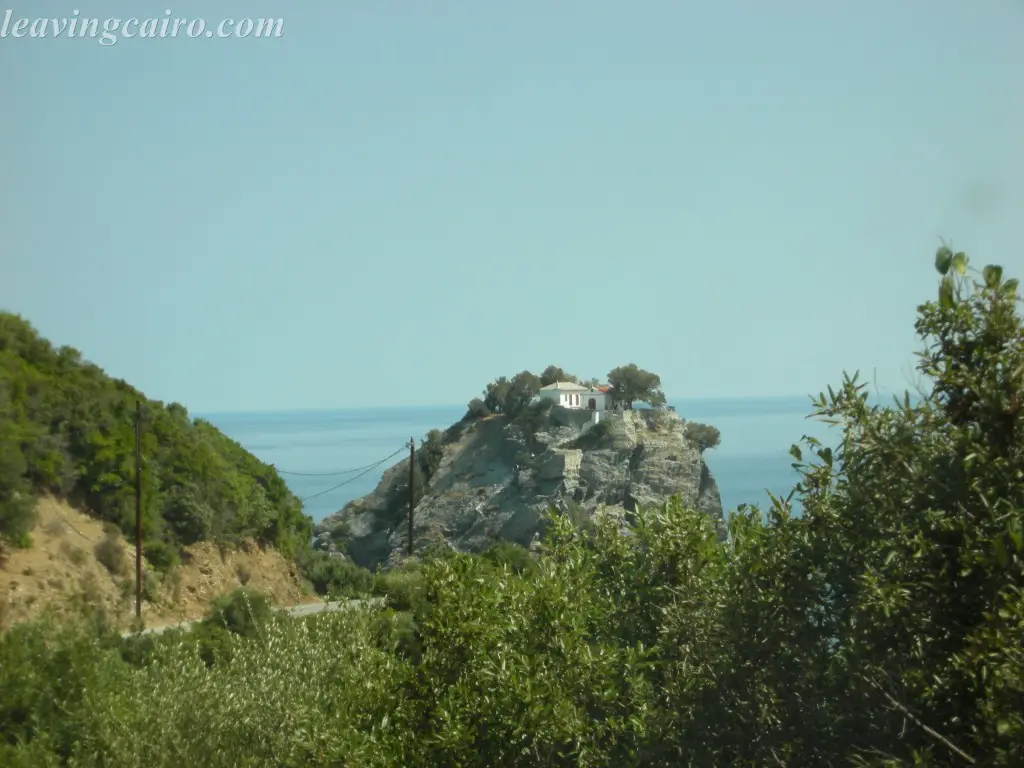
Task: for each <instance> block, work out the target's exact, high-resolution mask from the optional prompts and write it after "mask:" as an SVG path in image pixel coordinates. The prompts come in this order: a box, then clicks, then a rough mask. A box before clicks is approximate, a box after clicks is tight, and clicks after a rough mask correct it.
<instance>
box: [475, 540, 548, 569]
mask: <svg viewBox="0 0 1024 768" xmlns="http://www.w3.org/2000/svg"><path fill="white" fill-rule="evenodd" d="M481 557H483V558H484V559H485V560H488V561H489V562H491V563H494V564H495V565H496V566H498V567H499V568H500V567H502V566H508V567H509V568H510V569H511V570H512V571H513V572H515V573H519V574H522V573H532V572H534V571H536V569H537V561H536V559H535V558H534V557H533V555H531V554H530V552H529V550H527V549H526V548H525V547H521V546H520V545H518V544H515V543H513V542H510V541H499V542H495V543H494V544H492V545H491V546H489V547H488V548H487V549H485V550H484V551H483V553H482V554H481Z"/></svg>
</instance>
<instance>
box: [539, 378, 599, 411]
mask: <svg viewBox="0 0 1024 768" xmlns="http://www.w3.org/2000/svg"><path fill="white" fill-rule="evenodd" d="M537 396H538V397H540V398H542V399H544V400H551V401H552V402H554V403H555V405H560V406H562V407H563V408H579V409H582V410H585V411H597V412H601V411H610V410H613V409H615V408H618V402H617V401H616V400H615V392H614V390H613V389H612V388H611V387H608V386H603V387H585V386H583V385H582V384H574V383H572V382H571V381H556V382H555V383H554V384H548V385H547V386H546V387H541V388H540V392H539V393H538V394H537Z"/></svg>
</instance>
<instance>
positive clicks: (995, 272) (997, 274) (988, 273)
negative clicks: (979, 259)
mask: <svg viewBox="0 0 1024 768" xmlns="http://www.w3.org/2000/svg"><path fill="white" fill-rule="evenodd" d="M981 274H982V276H983V277H984V278H985V287H986V288H998V287H999V283H1001V282H1002V280H1003V268H1002V267H1000V266H998V265H997V264H989V265H987V266H986V267H985V268H984V269H983V270H981Z"/></svg>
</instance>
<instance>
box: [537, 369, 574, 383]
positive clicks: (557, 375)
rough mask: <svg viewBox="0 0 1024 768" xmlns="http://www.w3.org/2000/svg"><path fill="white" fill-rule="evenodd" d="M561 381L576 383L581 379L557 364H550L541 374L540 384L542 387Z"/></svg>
mask: <svg viewBox="0 0 1024 768" xmlns="http://www.w3.org/2000/svg"><path fill="white" fill-rule="evenodd" d="M559 381H571V382H573V383H574V384H575V383H578V382H579V379H577V378H576V377H575V376H573V375H572V374H571V373H566V372H565V371H564V370H562V369H561V368H559V367H558V366H557V365H549V366H548V367H547V368H545V369H544V370H543V372H542V373H541V375H540V385H541V386H542V387H546V386H548V385H549V384H555V383H557V382H559Z"/></svg>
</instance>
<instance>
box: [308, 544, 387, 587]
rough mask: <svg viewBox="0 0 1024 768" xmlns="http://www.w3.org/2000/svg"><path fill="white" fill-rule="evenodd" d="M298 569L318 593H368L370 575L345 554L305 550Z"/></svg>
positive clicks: (371, 576)
mask: <svg viewBox="0 0 1024 768" xmlns="http://www.w3.org/2000/svg"><path fill="white" fill-rule="evenodd" d="M298 564H299V572H300V573H301V574H302V576H303V578H305V579H306V580H307V581H308V582H309V583H310V585H311V586H312V587H313V590H314V591H315V592H316V593H317V594H318V595H325V596H330V597H332V598H340V597H359V596H362V595H366V594H368V593H369V592H370V589H371V587H372V585H373V574H371V573H370V572H369V571H368V570H366V569H365V568H362V567H360V566H358V565H356V564H355V563H353V562H352V561H351V560H349V559H348V558H345V557H334V556H331V555H329V554H327V553H326V552H314V551H310V552H306V553H304V554H303V555H302V556H301V557H300V559H299V561H298Z"/></svg>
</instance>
